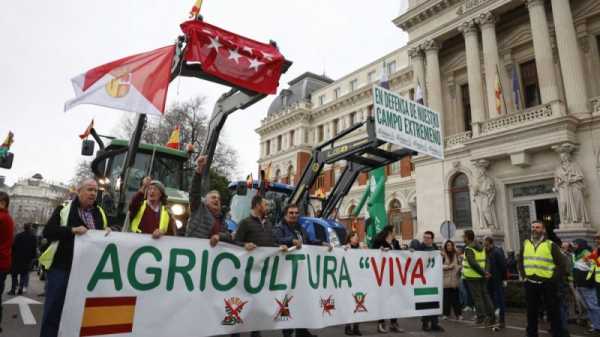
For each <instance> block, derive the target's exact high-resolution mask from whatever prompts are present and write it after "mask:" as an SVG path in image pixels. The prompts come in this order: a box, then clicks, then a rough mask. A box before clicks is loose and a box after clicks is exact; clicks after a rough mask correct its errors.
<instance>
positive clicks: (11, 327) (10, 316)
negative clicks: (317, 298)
mask: <svg viewBox="0 0 600 337" xmlns="http://www.w3.org/2000/svg"><path fill="white" fill-rule="evenodd" d="M6 286H7V288H8V287H10V280H7V285H6ZM42 292H43V282H40V281H39V278H38V277H37V275H36V274H35V273H32V274H31V280H30V288H29V291H28V293H27V294H25V296H24V297H25V298H27V299H30V300H33V301H38V302H43V300H44V297H40V296H38V295H39V294H41V293H42ZM24 300H25V299H23V298H21V299H19V298H18V296H16V297H14V296H8V295H6V294H5V295H4V296H3V302H4V303H6V302H10V301H13V302H14V301H20V302H23V301H24ZM28 307H29V308H30V309H31V312H32V313H33V318H34V320H35V324H32V325H25V324H24V322H23V317H22V316H21V313H20V310H19V305H17V304H5V305H4V320H3V322H2V328H3V329H4V332H3V333H2V334H1V336H7V337H37V336H39V324H40V321H41V317H42V305H40V304H29V305H28ZM24 311H25V312H24V313H25V316H27V312H26V307H24ZM25 320H28V318H27V317H25ZM507 322H508V326H507V329H506V330H504V331H501V332H497V333H494V335H496V336H498V337H522V336H524V335H525V329H524V327H525V316H524V314H523V313H518V312H511V313H510V314H509V317H508V320H507ZM400 325H401V327H402V328H403V329H405V330H406V332H405V333H403V334H386V336H460V337H474V336H487V335H488V334H490V332H489V330H486V329H483V328H478V327H475V326H474V325H473V323H470V322H468V321H462V322H458V321H454V320H449V321H442V326H443V327H444V328H445V329H446V332H444V333H429V332H423V331H421V330H420V321H419V320H418V319H415V318H412V319H402V320H400ZM361 330H362V332H363V335H365V336H380V334H378V333H377V330H376V325H375V324H374V323H364V324H362V325H361ZM570 330H571V336H573V337H580V336H583V332H584V329H583V328H581V327H577V326H573V325H572V326H571V327H570ZM313 333H315V334H318V335H319V336H325V337H333V336H343V334H344V331H343V327H338V326H336V327H330V328H327V329H323V330H317V331H313ZM263 336H265V337H275V336H277V337H279V336H281V333H279V332H277V331H269V332H266V333H264V334H263ZM541 336H548V334H547V333H545V332H542V333H541Z"/></svg>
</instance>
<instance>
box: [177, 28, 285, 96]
mask: <svg viewBox="0 0 600 337" xmlns="http://www.w3.org/2000/svg"><path fill="white" fill-rule="evenodd" d="M181 29H182V30H183V32H184V33H185V35H186V36H187V47H186V49H187V51H186V54H185V60H186V61H188V62H200V63H201V64H202V69H203V70H204V71H205V72H206V73H208V74H210V75H213V76H215V77H218V78H220V79H222V80H225V81H227V82H231V83H233V84H235V85H237V86H239V87H242V88H244V89H249V90H252V91H256V92H259V93H263V94H274V93H275V92H276V91H277V86H278V85H279V77H280V76H281V67H282V65H283V63H284V57H283V55H281V53H280V52H279V50H277V48H276V47H275V46H273V45H270V44H265V43H261V42H258V41H254V40H251V39H249V38H246V37H243V36H240V35H237V34H234V33H231V32H228V31H226V30H224V29H221V28H219V27H216V26H213V25H211V24H208V23H206V22H203V21H197V20H196V21H187V22H184V23H183V24H181Z"/></svg>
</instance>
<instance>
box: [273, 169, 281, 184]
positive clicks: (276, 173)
mask: <svg viewBox="0 0 600 337" xmlns="http://www.w3.org/2000/svg"><path fill="white" fill-rule="evenodd" d="M279 179H281V170H280V169H277V171H275V179H274V181H275V182H276V183H278V182H280V181H279Z"/></svg>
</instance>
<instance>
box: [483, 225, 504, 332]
mask: <svg viewBox="0 0 600 337" xmlns="http://www.w3.org/2000/svg"><path fill="white" fill-rule="evenodd" d="M483 245H484V247H485V251H486V253H487V259H488V261H487V262H488V263H489V264H490V269H489V270H490V274H491V277H490V278H489V279H488V281H487V290H488V293H489V294H490V297H491V300H492V302H493V304H494V307H495V308H496V309H498V311H499V322H498V324H499V328H501V329H503V328H504V327H505V325H506V324H505V322H506V321H505V316H506V302H505V299H504V281H506V275H507V274H506V259H505V258H504V253H503V252H502V250H501V249H500V248H498V247H496V246H494V239H492V238H491V237H489V236H488V237H486V238H485V239H484V240H483Z"/></svg>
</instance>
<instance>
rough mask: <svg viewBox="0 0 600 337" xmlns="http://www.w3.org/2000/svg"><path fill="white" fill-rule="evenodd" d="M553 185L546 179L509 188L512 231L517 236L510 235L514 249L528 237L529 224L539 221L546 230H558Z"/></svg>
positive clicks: (558, 219) (556, 206)
mask: <svg viewBox="0 0 600 337" xmlns="http://www.w3.org/2000/svg"><path fill="white" fill-rule="evenodd" d="M553 185H554V182H553V181H552V180H551V179H548V180H540V181H534V182H529V183H524V184H518V185H513V186H510V199H511V212H512V222H513V224H514V227H513V230H514V232H515V234H517V235H512V240H513V244H514V246H513V247H516V249H519V248H521V245H522V244H523V240H525V239H527V238H529V237H530V233H531V222H533V221H535V220H540V221H542V222H543V223H544V224H545V225H546V228H547V229H548V230H554V229H557V228H558V224H559V222H560V218H559V216H558V201H557V199H556V195H555V194H554V192H553V191H552V187H553ZM514 241H517V242H514Z"/></svg>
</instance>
